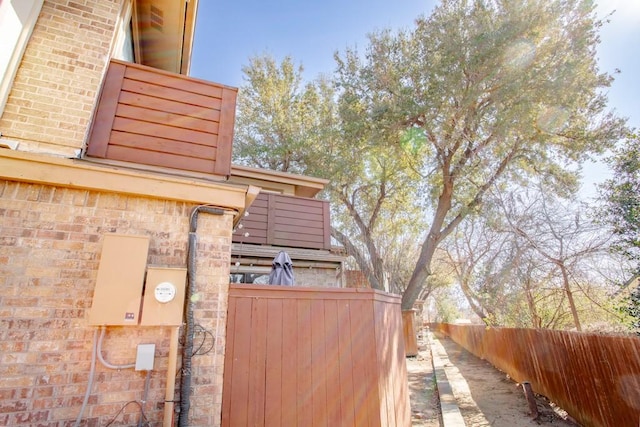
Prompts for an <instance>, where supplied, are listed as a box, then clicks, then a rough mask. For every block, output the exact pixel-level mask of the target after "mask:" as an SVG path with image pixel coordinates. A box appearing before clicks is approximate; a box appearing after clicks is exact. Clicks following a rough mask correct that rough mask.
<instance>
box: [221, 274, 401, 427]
mask: <svg viewBox="0 0 640 427" xmlns="http://www.w3.org/2000/svg"><path fill="white" fill-rule="evenodd" d="M410 425H411V413H410V404H409V391H408V384H407V371H406V364H405V350H404V340H403V334H402V317H401V311H400V298H399V297H397V296H395V295H390V294H386V293H384V292H380V291H375V290H371V289H331V288H301V287H282V286H269V285H266V286H258V285H237V284H232V285H231V286H230V290H229V312H228V322H227V343H226V353H225V372H224V384H223V393H222V426H234V427H235V426H327V427H329V426H330V427H334V426H390V427H393V426H410Z"/></svg>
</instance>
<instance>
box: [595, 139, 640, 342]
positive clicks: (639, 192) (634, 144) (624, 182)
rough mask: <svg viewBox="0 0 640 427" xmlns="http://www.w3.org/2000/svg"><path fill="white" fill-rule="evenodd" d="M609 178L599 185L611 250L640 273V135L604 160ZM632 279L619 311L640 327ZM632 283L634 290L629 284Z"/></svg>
mask: <svg viewBox="0 0 640 427" xmlns="http://www.w3.org/2000/svg"><path fill="white" fill-rule="evenodd" d="M608 162H609V165H610V166H611V169H612V170H613V178H611V179H609V180H607V181H605V183H604V184H603V185H602V186H601V194H602V196H603V199H604V207H603V210H602V211H601V214H602V215H601V218H603V219H604V221H606V222H607V223H609V224H610V225H611V227H612V229H613V233H614V236H615V237H616V242H615V244H614V245H613V250H614V251H616V252H618V253H620V254H622V255H623V256H625V257H626V258H627V259H628V260H630V261H631V263H632V266H631V269H630V271H629V275H630V276H631V277H632V278H633V277H635V278H637V277H639V275H640V137H639V136H638V135H633V134H632V135H629V137H628V138H627V139H626V141H625V143H624V144H621V145H620V146H619V147H618V148H617V149H616V150H615V151H614V153H613V154H612V155H611V156H610V157H609V159H608ZM636 282H637V281H634V280H633V279H631V280H628V281H627V286H631V289H632V291H631V292H630V294H629V296H628V297H627V299H626V300H625V301H624V303H623V306H622V311H623V312H624V313H626V314H628V315H629V316H631V318H632V320H631V322H630V323H631V325H632V327H633V328H636V329H639V330H640V286H638V285H637V283H636ZM634 285H635V289H634V288H633V286H634Z"/></svg>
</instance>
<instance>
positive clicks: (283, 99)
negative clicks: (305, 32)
mask: <svg viewBox="0 0 640 427" xmlns="http://www.w3.org/2000/svg"><path fill="white" fill-rule="evenodd" d="M302 71H303V69H302V66H299V67H297V68H296V67H295V66H294V64H293V60H292V59H291V58H289V57H287V58H285V59H284V60H283V61H282V62H281V63H280V64H277V63H276V61H275V60H274V59H273V58H272V57H270V56H260V57H254V58H251V59H250V62H249V65H248V66H245V67H244V68H243V72H244V77H245V84H244V85H243V86H242V87H241V88H240V92H239V95H238V114H237V117H236V130H235V139H234V153H233V158H234V161H236V162H238V163H241V164H245V165H249V166H255V167H261V168H265V169H271V170H277V171H282V172H292V173H305V172H307V170H308V169H309V167H310V166H309V165H310V164H313V163H314V159H315V156H318V155H319V153H321V152H322V151H324V150H326V149H327V148H330V145H329V144H325V143H327V142H331V141H332V138H331V133H332V132H333V130H334V129H335V111H334V108H335V106H334V104H333V97H334V91H333V87H332V85H331V84H330V83H329V82H328V81H327V80H326V79H318V80H317V81H314V82H311V83H307V84H305V85H303V84H302Z"/></svg>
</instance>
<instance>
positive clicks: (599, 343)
mask: <svg viewBox="0 0 640 427" xmlns="http://www.w3.org/2000/svg"><path fill="white" fill-rule="evenodd" d="M431 329H432V330H434V331H437V332H441V333H444V334H446V335H447V336H449V337H450V338H451V339H452V340H453V341H455V342H456V343H458V344H459V345H460V346H462V347H464V348H465V349H466V350H468V351H469V352H470V353H472V354H474V355H476V356H477V357H479V358H482V359H484V360H487V361H488V362H490V363H491V364H492V365H493V366H495V367H496V368H498V369H500V370H501V371H503V372H505V373H507V374H508V375H509V376H510V377H511V378H513V379H514V380H515V381H517V382H518V383H524V382H529V383H530V384H531V387H532V388H533V391H534V392H535V393H538V394H542V395H544V396H546V397H547V398H549V399H550V400H551V401H553V402H554V403H556V404H557V405H558V406H560V407H562V408H563V409H564V410H566V411H567V412H568V413H569V414H570V415H571V416H572V417H573V418H574V419H575V420H576V421H578V422H579V423H580V424H582V425H584V426H612V427H613V426H638V425H640V338H638V337H633V336H609V335H596V334H586V333H579V332H567V331H555V330H543V329H515V328H489V327H484V326H475V325H474V326H469V325H467V326H462V325H450V324H442V323H439V324H432V325H431Z"/></svg>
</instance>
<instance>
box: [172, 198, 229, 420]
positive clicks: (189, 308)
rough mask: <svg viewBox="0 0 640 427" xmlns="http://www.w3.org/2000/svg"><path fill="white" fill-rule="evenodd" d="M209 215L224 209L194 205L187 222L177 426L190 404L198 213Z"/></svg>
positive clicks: (186, 418)
mask: <svg viewBox="0 0 640 427" xmlns="http://www.w3.org/2000/svg"><path fill="white" fill-rule="evenodd" d="M200 212H202V213H207V214H211V215H224V212H225V211H224V210H223V209H220V208H216V207H212V206H204V205H201V206H196V207H195V208H194V209H193V211H192V212H191V219H190V222H189V244H188V249H187V289H186V290H185V299H184V301H185V302H184V304H185V307H184V313H185V327H184V347H183V349H182V376H181V378H180V414H179V415H178V426H179V427H185V426H187V425H188V421H189V408H190V406H191V401H190V398H191V359H192V357H193V335H194V320H193V304H192V301H191V300H192V297H193V295H194V290H195V286H196V243H197V235H196V229H197V228H198V213H200Z"/></svg>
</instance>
